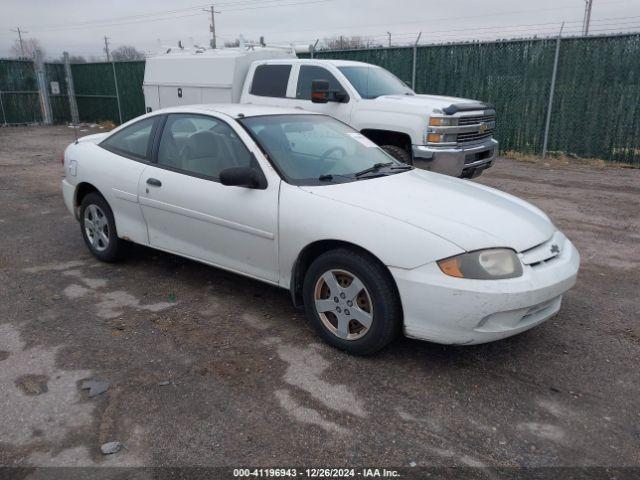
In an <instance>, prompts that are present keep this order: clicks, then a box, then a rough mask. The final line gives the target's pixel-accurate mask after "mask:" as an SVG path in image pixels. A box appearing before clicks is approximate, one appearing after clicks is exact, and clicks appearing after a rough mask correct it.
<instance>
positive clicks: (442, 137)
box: [427, 132, 456, 143]
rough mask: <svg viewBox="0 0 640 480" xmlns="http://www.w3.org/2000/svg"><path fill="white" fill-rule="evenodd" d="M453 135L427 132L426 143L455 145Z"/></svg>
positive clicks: (454, 135)
mask: <svg viewBox="0 0 640 480" xmlns="http://www.w3.org/2000/svg"><path fill="white" fill-rule="evenodd" d="M455 141H456V134H455V133H434V132H427V143H455Z"/></svg>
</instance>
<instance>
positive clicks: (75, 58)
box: [58, 55, 87, 63]
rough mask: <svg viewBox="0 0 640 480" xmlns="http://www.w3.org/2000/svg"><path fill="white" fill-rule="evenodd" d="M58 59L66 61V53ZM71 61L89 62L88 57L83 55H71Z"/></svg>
mask: <svg viewBox="0 0 640 480" xmlns="http://www.w3.org/2000/svg"><path fill="white" fill-rule="evenodd" d="M58 61H59V62H64V55H63V56H61V57H60V60H58ZM69 63H87V59H86V58H84V57H83V56H82V55H69Z"/></svg>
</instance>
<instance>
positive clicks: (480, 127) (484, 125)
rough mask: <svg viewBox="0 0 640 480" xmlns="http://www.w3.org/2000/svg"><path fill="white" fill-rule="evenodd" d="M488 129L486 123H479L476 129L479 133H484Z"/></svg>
mask: <svg viewBox="0 0 640 480" xmlns="http://www.w3.org/2000/svg"><path fill="white" fill-rule="evenodd" d="M488 129H489V125H487V124H486V123H481V124H480V126H479V127H478V130H479V131H480V133H484V132H486V131H487V130H488Z"/></svg>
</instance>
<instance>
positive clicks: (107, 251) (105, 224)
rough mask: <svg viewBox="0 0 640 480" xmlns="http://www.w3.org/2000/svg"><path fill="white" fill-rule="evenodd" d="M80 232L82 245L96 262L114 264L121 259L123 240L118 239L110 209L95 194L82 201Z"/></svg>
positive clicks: (99, 196) (90, 194) (104, 201)
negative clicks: (85, 246)
mask: <svg viewBox="0 0 640 480" xmlns="http://www.w3.org/2000/svg"><path fill="white" fill-rule="evenodd" d="M80 230H81V231H82V238H83V239H84V243H85V244H86V245H87V248H88V249H89V251H90V252H91V253H92V254H93V256H94V257H96V258H97V259H98V260H101V261H103V262H115V261H117V260H119V259H120V258H121V257H122V254H123V252H124V247H125V246H124V240H121V239H120V238H118V232H117V231H116V222H115V220H114V218H113V212H112V211H111V207H109V204H108V203H107V201H106V200H105V199H104V197H103V196H102V195H100V194H99V193H97V192H92V193H89V194H88V195H86V196H85V197H84V198H83V199H82V203H81V204H80Z"/></svg>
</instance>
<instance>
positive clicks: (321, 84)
mask: <svg viewBox="0 0 640 480" xmlns="http://www.w3.org/2000/svg"><path fill="white" fill-rule="evenodd" d="M311 101H312V102H313V103H328V102H329V81H328V80H312V81H311Z"/></svg>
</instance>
